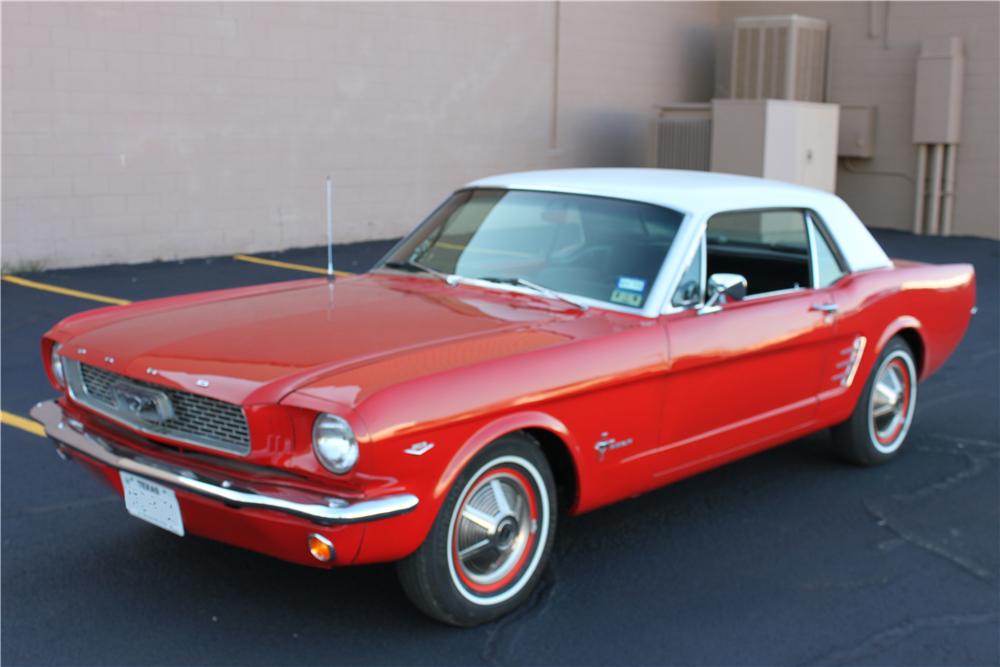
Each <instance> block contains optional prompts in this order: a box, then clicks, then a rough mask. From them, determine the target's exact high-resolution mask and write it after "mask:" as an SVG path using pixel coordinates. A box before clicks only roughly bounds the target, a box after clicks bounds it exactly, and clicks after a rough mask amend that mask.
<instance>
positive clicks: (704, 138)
mask: <svg viewBox="0 0 1000 667" xmlns="http://www.w3.org/2000/svg"><path fill="white" fill-rule="evenodd" d="M711 156H712V105H711V104H678V105H674V106H669V107H660V115H659V118H658V119H657V124H656V166H657V167H658V168H660V169H697V170H701V171H708V168H709V162H710V159H711Z"/></svg>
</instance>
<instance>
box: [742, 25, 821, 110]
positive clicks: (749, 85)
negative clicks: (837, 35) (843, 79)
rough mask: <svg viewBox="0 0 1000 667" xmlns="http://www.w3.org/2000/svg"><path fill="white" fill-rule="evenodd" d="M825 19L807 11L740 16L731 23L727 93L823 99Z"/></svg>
mask: <svg viewBox="0 0 1000 667" xmlns="http://www.w3.org/2000/svg"><path fill="white" fill-rule="evenodd" d="M826 43H827V23H826V21H823V20H822V19H814V18H809V17H807V16H796V15H794V14H793V15H788V16H741V17H740V18H737V19H736V23H735V26H734V28H733V41H732V63H731V70H730V80H729V94H730V95H732V96H733V97H735V98H741V99H761V98H772V99H782V100H802V101H806V102H822V101H824V99H825V97H824V95H825V91H826Z"/></svg>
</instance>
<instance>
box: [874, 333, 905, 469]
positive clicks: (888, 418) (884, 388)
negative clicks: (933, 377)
mask: <svg viewBox="0 0 1000 667" xmlns="http://www.w3.org/2000/svg"><path fill="white" fill-rule="evenodd" d="M916 397H917V373H916V369H915V368H914V366H913V360H912V359H911V358H910V356H909V355H908V354H906V353H905V352H902V351H901V350H897V351H895V352H893V353H892V354H890V355H889V356H887V357H886V358H885V359H884V360H883V361H882V364H881V365H880V366H879V367H878V370H877V371H876V373H875V379H874V381H873V383H872V389H871V396H870V397H869V400H868V433H869V435H870V436H871V442H872V445H873V446H874V447H875V449H876V450H878V451H879V452H881V453H883V454H891V453H892V452H894V451H896V450H897V449H899V446H900V445H901V444H903V440H904V438H906V433H907V431H908V430H909V428H910V422H911V421H912V419H913V408H914V406H915V404H916Z"/></svg>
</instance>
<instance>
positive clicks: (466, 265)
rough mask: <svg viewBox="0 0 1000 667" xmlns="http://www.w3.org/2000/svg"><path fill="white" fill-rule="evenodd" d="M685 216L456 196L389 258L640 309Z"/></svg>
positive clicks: (645, 207) (615, 203)
mask: <svg viewBox="0 0 1000 667" xmlns="http://www.w3.org/2000/svg"><path fill="white" fill-rule="evenodd" d="M682 219H683V216H682V215H681V214H680V213H678V212H677V211H672V210H670V209H666V208H663V207H660V206H654V205H652V204H643V203H639V202H633V201H625V200H621V199H608V198H605V197H591V196H586V195H572V194H563V193H555V192H529V191H520V190H494V189H482V190H463V191H460V192H457V193H455V194H454V195H453V196H452V197H451V198H450V199H449V200H448V201H446V202H445V203H444V204H443V205H442V206H441V207H440V208H439V209H438V210H437V211H435V212H434V213H433V214H432V215H431V217H430V218H429V219H428V220H427V221H426V222H424V224H422V225H421V226H420V227H418V228H417V230H416V231H414V232H413V234H411V235H410V236H409V237H408V238H406V239H404V240H403V242H402V243H400V245H399V246H398V247H397V248H396V249H395V250H394V251H393V252H392V253H390V255H389V256H388V257H386V259H385V262H384V265H391V266H392V267H393V268H400V267H405V266H407V265H409V266H413V267H415V268H420V267H423V268H425V269H426V270H431V271H434V272H439V273H441V274H449V275H456V276H460V277H462V278H478V279H485V280H492V281H514V280H516V279H521V280H525V281H530V282H532V283H536V284H537V285H540V286H542V287H546V288H548V289H550V290H555V291H557V292H562V293H565V294H571V295H577V296H583V297H588V298H591V299H595V300H598V301H604V302H608V303H613V304H616V305H618V306H626V307H631V308H642V307H643V305H644V304H645V303H646V298H647V297H648V296H649V291H650V289H651V288H652V286H653V282H654V280H655V279H656V276H657V274H658V273H659V271H660V267H661V265H662V264H663V259H664V257H665V256H666V254H667V250H668V249H669V248H670V244H671V242H673V240H674V236H675V235H676V234H677V230H678V228H679V227H680V224H681V221H682Z"/></svg>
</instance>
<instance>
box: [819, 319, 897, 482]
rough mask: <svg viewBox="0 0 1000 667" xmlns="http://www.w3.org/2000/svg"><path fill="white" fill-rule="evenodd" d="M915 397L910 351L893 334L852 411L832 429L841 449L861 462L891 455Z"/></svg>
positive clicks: (855, 460)
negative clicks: (844, 420)
mask: <svg viewBox="0 0 1000 667" xmlns="http://www.w3.org/2000/svg"><path fill="white" fill-rule="evenodd" d="M916 401H917V367H916V364H915V363H914V361H913V352H912V351H911V350H910V347H909V346H908V345H907V344H906V342H905V341H903V340H902V339H900V338H893V339H892V340H891V341H889V344H888V345H886V346H885V349H884V350H883V351H882V354H881V355H879V358H878V361H877V362H876V363H875V366H874V368H873V369H872V372H871V374H870V375H869V377H868V381H867V382H866V383H865V387H864V390H863V391H862V393H861V397H860V398H859V399H858V404H857V406H855V408H854V413H853V414H852V415H851V417H850V419H848V420H847V421H846V422H844V423H843V424H840V425H839V426H836V427H835V428H834V429H833V437H834V442H835V443H836V444H837V448H838V449H839V451H840V453H841V454H842V455H843V456H844V457H845V458H846V459H848V460H849V461H852V462H854V463H858V464H861V465H874V464H877V463H883V462H885V461H888V460H889V459H891V458H893V457H894V456H895V455H896V454H897V453H898V452H899V450H900V448H901V447H902V446H903V442H904V441H905V440H906V434H907V433H908V432H909V430H910V424H911V423H912V422H913V410H914V408H915V407H916Z"/></svg>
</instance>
